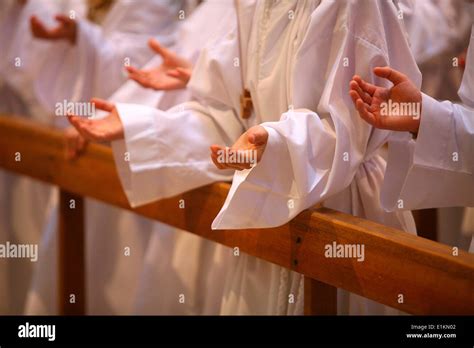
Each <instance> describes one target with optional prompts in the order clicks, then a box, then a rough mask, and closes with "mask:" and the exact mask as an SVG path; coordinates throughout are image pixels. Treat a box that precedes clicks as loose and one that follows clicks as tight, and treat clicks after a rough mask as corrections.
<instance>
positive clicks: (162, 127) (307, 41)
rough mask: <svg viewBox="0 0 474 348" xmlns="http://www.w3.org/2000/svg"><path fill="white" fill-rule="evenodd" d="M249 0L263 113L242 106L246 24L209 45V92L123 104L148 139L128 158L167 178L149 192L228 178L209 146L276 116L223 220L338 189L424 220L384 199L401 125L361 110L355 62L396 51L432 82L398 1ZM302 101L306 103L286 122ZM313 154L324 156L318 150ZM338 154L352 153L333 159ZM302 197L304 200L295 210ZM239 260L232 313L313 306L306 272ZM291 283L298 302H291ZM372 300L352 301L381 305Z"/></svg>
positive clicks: (276, 211)
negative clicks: (165, 104)
mask: <svg viewBox="0 0 474 348" xmlns="http://www.w3.org/2000/svg"><path fill="white" fill-rule="evenodd" d="M241 6H242V9H241V13H240V22H241V26H242V36H243V38H242V40H241V41H242V45H243V52H244V53H243V55H244V56H243V57H241V58H242V59H241V60H240V64H242V65H243V66H244V71H245V73H246V75H245V76H246V85H247V87H248V88H249V89H250V91H251V93H252V98H253V103H254V111H255V114H254V115H253V117H252V118H250V119H249V120H242V119H241V118H240V117H239V115H238V113H239V109H240V105H239V96H240V94H241V92H242V90H241V84H240V80H241V79H240V69H239V68H238V65H239V64H236V57H238V56H239V49H238V38H237V35H236V34H237V32H236V30H235V29H234V30H233V31H232V32H230V33H229V34H228V35H227V36H226V37H225V39H224V40H221V41H219V42H217V43H216V44H213V45H209V46H208V47H206V49H205V50H204V51H203V52H202V54H201V57H200V59H199V62H198V64H197V65H196V67H195V69H194V72H193V77H192V79H191V82H190V85H191V88H193V91H194V93H195V96H196V98H197V101H195V102H190V103H185V104H183V105H179V106H176V107H174V108H172V109H170V110H168V111H166V112H165V111H161V110H154V109H150V108H147V107H143V106H140V105H127V104H118V105H117V109H118V112H119V114H120V116H121V118H122V119H124V118H129V117H138V116H139V118H140V122H139V123H140V124H138V123H137V124H136V126H137V127H136V128H132V129H129V130H126V138H128V139H129V141H132V139H133V141H137V142H141V144H142V146H141V147H140V149H141V151H140V152H137V153H136V154H134V153H131V156H132V158H133V157H135V158H133V159H132V161H134V165H133V166H132V165H131V166H130V168H129V169H128V170H130V171H131V172H133V175H137V174H141V175H143V176H145V175H148V174H150V173H154V174H153V175H154V176H155V177H156V178H157V180H155V181H154V185H153V186H152V187H150V184H149V183H150V181H147V182H146V183H145V181H143V182H142V183H140V182H139V181H138V180H136V181H135V184H136V189H139V188H138V186H141V190H142V191H144V190H145V188H147V189H149V190H150V191H153V194H150V197H147V196H146V194H145V197H144V198H143V199H144V201H147V200H148V199H150V200H151V199H157V198H164V197H169V196H173V195H175V194H178V193H181V192H184V191H186V190H189V189H192V188H195V187H199V186H202V185H205V184H208V183H211V182H214V181H218V180H222V179H223V178H226V177H227V173H226V172H222V171H219V170H217V169H216V168H215V167H214V165H213V164H212V162H211V161H210V158H209V150H208V146H209V145H210V144H212V143H218V144H222V145H224V144H225V145H231V144H232V143H233V142H234V141H235V140H236V139H237V138H238V137H239V136H240V134H242V132H243V131H244V130H245V129H247V128H249V127H250V126H252V125H255V124H259V123H262V122H272V123H267V124H265V125H266V127H267V129H268V130H269V132H270V139H269V144H268V146H267V152H266V154H265V155H264V157H263V159H262V162H261V163H260V164H259V165H258V166H257V167H255V168H253V169H252V170H251V171H246V172H243V173H237V174H236V175H235V177H234V184H233V186H232V189H231V192H230V194H229V198H228V200H227V202H226V205H225V207H224V209H223V211H222V212H221V214H220V215H219V216H218V218H217V220H216V223H215V227H222V228H241V227H242V228H245V227H257V226H264V227H270V226H276V225H279V224H282V223H284V222H286V221H288V220H290V219H291V218H292V217H294V216H295V215H296V214H297V211H301V210H303V209H305V208H307V207H309V206H311V205H313V204H315V203H316V202H317V201H318V200H320V199H321V198H322V197H323V198H324V199H326V198H327V197H328V196H332V197H331V198H330V199H329V200H330V202H329V203H328V206H331V207H334V208H338V209H339V210H343V211H347V212H351V213H354V214H357V215H359V216H363V217H367V218H370V219H373V220H376V221H379V222H382V223H385V224H389V225H392V226H396V227H400V228H405V229H407V230H410V229H412V228H414V224H413V221H412V219H411V216H410V215H409V214H406V215H405V216H403V217H402V216H401V215H400V214H387V213H384V212H383V211H382V209H381V208H380V205H379V204H378V202H377V198H375V199H374V197H378V193H379V192H378V190H379V186H380V184H381V182H382V178H383V171H384V165H383V162H382V160H381V159H379V158H378V157H377V156H376V151H377V150H378V148H379V147H380V146H381V145H382V144H383V143H384V141H385V140H386V139H387V137H388V134H389V133H388V132H384V131H378V130H373V129H371V128H370V127H369V126H368V125H366V124H365V123H364V122H363V121H361V120H360V119H359V118H358V117H357V116H356V114H355V111H354V110H353V108H352V106H351V105H352V104H351V100H350V98H349V96H348V94H347V90H348V83H349V81H350V78H351V77H352V75H353V74H354V73H359V74H360V75H362V76H363V77H364V78H368V79H369V76H371V70H372V68H373V67H374V66H378V65H381V64H388V63H390V65H392V66H394V67H395V68H397V69H400V70H402V71H404V72H405V73H407V74H408V75H409V76H410V77H411V78H412V79H413V80H414V81H416V82H417V83H420V82H421V81H420V80H421V79H420V75H419V71H418V69H417V67H416V64H415V62H414V60H413V58H412V56H411V54H410V52H409V48H408V45H407V43H406V41H405V35H404V33H403V28H402V24H401V23H400V22H399V20H398V18H397V9H396V8H395V6H394V5H393V4H392V3H391V2H387V1H364V2H363V3H361V2H355V1H338V2H331V1H322V2H321V3H320V2H319V1H288V2H284V3H283V2H279V3H271V2H258V3H255V2H252V1H249V2H243V3H242V5H241ZM289 11H292V12H289ZM289 14H292V15H294V19H289ZM361 17H363V18H365V20H364V22H363V23H362V22H360V21H359V18H361ZM356 18H357V19H356ZM257 25H260V28H261V31H258V30H257V29H256V26H257ZM383 33H385V35H384V34H383ZM345 58H348V61H346V60H345ZM344 62H348V63H349V64H348V66H343V65H344ZM270 101H271V102H270ZM290 105H293V107H294V111H293V112H289V113H287V114H286V115H285V116H284V119H283V120H282V121H281V122H278V120H279V119H280V116H281V115H282V114H283V113H285V111H287V110H288V109H289V107H290ZM311 110H314V111H316V112H317V113H318V114H316V113H315V112H314V111H311ZM318 115H319V117H318ZM183 124H184V125H186V128H183V127H182V125H183ZM186 130H189V131H186ZM285 131H287V132H285ZM127 133H128V134H127ZM336 133H337V137H336ZM283 134H285V135H286V138H285V137H284V136H283ZM302 144H303V145H302ZM304 144H306V145H304ZM307 145H310V147H307ZM318 145H319V146H318ZM287 146H288V147H287ZM274 149H275V150H274ZM275 151H276V152H275ZM278 151H279V152H278ZM344 152H348V154H349V155H350V156H349V158H350V160H349V161H347V162H345V161H343V160H342V158H343V157H342V156H343V155H344ZM272 153H273V154H272ZM156 154H159V157H158V156H157V155H156ZM290 155H297V156H291V157H290ZM308 156H309V157H310V158H311V159H313V161H310V162H308V161H307V157H308ZM275 158H279V160H278V163H275V162H273V159H275ZM335 158H336V159H340V160H339V161H337V163H336V161H334V163H333V159H335ZM278 164H280V165H282V167H281V168H280V167H278ZM290 164H293V167H292V166H291V165H290ZM277 168H278V169H277ZM128 174H129V175H130V173H128ZM261 174H262V176H261V177H259V175H261ZM354 177H355V180H353V179H354ZM150 179H151V178H150ZM129 185H130V183H129ZM142 197H143V196H142ZM290 198H293V199H294V200H295V202H294V204H295V208H294V209H293V210H291V211H290V209H288V206H287V201H288V199H290ZM234 202H235V203H234ZM233 267H235V268H233V269H229V270H228V274H229V276H228V278H227V285H226V294H225V296H224V298H223V301H222V308H221V313H224V314H230V313H232V314H236V313H239V314H285V313H287V314H290V313H302V303H303V295H302V284H303V282H302V278H301V277H300V276H299V275H298V274H295V273H292V272H288V271H286V270H284V269H282V268H280V267H278V266H275V265H271V264H269V263H267V262H264V261H260V260H258V259H255V258H253V257H250V256H248V255H242V254H241V256H239V257H238V258H237V262H235V263H234V265H233ZM290 294H293V295H294V296H295V297H296V303H294V304H290V303H288V302H289V301H288V296H289V295H290ZM262 299H266V300H265V301H262ZM369 306H371V305H367V306H365V307H363V306H361V307H360V308H357V309H353V310H352V311H351V312H356V313H361V314H362V313H367V312H369V313H376V312H377V311H375V310H372V309H370V308H369ZM341 312H349V309H348V308H345V310H341Z"/></svg>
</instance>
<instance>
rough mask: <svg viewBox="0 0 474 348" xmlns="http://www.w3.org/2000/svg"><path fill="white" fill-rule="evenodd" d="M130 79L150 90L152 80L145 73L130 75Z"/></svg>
mask: <svg viewBox="0 0 474 348" xmlns="http://www.w3.org/2000/svg"><path fill="white" fill-rule="evenodd" d="M129 78H130V79H132V80H134V81H135V82H137V83H138V84H140V85H141V86H142V87H145V88H150V79H149V77H148V76H146V75H145V74H144V73H143V72H141V71H137V72H136V73H132V74H130V75H129Z"/></svg>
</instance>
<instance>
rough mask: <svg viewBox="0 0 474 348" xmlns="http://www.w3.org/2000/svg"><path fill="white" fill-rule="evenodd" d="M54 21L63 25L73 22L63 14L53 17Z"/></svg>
mask: <svg viewBox="0 0 474 348" xmlns="http://www.w3.org/2000/svg"><path fill="white" fill-rule="evenodd" d="M54 19H55V20H56V21H58V22H59V23H62V24H65V25H70V24H71V22H74V19H71V18H69V17H68V16H65V15H63V14H57V15H56V16H54Z"/></svg>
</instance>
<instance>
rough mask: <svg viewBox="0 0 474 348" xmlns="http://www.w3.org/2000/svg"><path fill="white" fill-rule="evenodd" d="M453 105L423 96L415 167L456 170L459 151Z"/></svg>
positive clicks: (414, 158)
mask: <svg viewBox="0 0 474 348" xmlns="http://www.w3.org/2000/svg"><path fill="white" fill-rule="evenodd" d="M454 131H455V129H454V119H453V114H452V104H451V103H450V102H439V101H437V100H435V99H433V98H431V97H430V96H428V95H425V94H423V109H422V113H421V120H420V128H419V131H418V137H417V139H416V142H415V149H414V156H413V165H418V166H423V167H428V168H433V169H444V170H456V169H457V168H456V167H457V166H456V162H455V161H453V154H454V153H455V152H456V151H457V146H456V144H455V139H456V138H455V136H454Z"/></svg>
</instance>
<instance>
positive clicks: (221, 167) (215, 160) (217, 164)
mask: <svg viewBox="0 0 474 348" xmlns="http://www.w3.org/2000/svg"><path fill="white" fill-rule="evenodd" d="M211 159H212V162H213V163H214V165H215V166H216V167H217V169H226V167H225V166H224V165H223V164H222V163H220V162H219V160H218V156H217V155H215V154H214V153H211Z"/></svg>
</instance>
